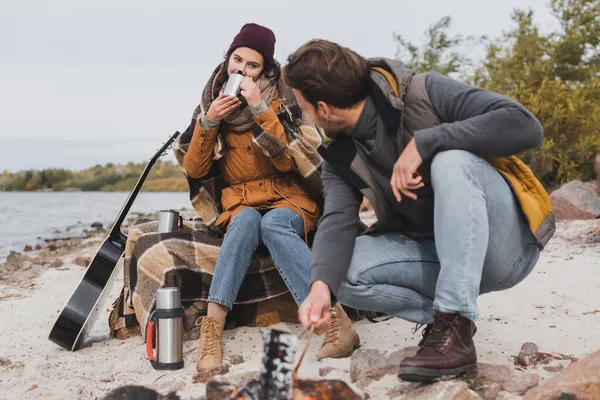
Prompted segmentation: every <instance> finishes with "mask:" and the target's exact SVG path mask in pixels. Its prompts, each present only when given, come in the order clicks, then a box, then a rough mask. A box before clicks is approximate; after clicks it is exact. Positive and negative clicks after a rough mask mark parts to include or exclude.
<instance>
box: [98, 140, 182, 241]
mask: <svg viewBox="0 0 600 400" xmlns="http://www.w3.org/2000/svg"><path fill="white" fill-rule="evenodd" d="M179 134H180V133H179V132H175V134H174V135H173V136H171V138H170V139H169V140H167V141H166V142H165V144H163V146H162V147H161V148H160V149H159V150H158V151H157V152H156V154H155V155H154V157H152V158H151V159H150V161H148V164H146V168H144V171H143V172H142V174H141V175H140V178H139V179H138V181H137V183H136V184H135V186H134V188H133V190H132V191H131V193H129V197H127V201H126V202H125V204H124V205H123V208H121V212H119V215H118V216H117V219H116V220H115V222H114V223H113V225H112V228H111V230H110V234H109V236H116V235H123V233H122V232H121V225H122V224H123V221H124V220H125V217H126V216H127V213H129V210H130V209H131V206H132V205H133V202H134V201H135V198H136V197H137V195H138V194H139V192H140V189H141V188H142V185H143V184H144V181H145V180H146V178H147V177H148V174H150V171H151V170H152V167H153V166H154V164H155V163H156V161H158V159H159V158H160V157H161V155H162V154H163V153H164V152H165V151H166V150H167V149H168V148H169V146H170V145H171V143H173V141H174V140H175V139H176V138H177V137H178V136H179Z"/></svg>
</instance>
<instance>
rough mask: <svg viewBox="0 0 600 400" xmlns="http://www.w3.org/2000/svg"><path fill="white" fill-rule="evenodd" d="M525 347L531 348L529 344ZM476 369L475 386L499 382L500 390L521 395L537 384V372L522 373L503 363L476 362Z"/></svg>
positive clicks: (538, 378)
mask: <svg viewBox="0 0 600 400" xmlns="http://www.w3.org/2000/svg"><path fill="white" fill-rule="evenodd" d="M536 347H537V346H536ZM526 349H527V350H533V348H532V347H530V346H528V347H526ZM536 353H537V352H536ZM477 371H478V373H477V378H475V381H476V386H481V387H486V384H490V385H491V384H492V383H493V382H496V383H498V384H500V386H501V387H502V390H506V391H507V392H510V393H512V394H517V395H522V394H523V393H525V392H526V391H527V390H529V389H531V388H533V387H535V386H537V385H538V383H539V380H540V377H539V375H537V374H524V373H521V372H518V371H515V370H513V369H511V368H509V367H507V366H505V365H492V364H485V363H479V364H477Z"/></svg>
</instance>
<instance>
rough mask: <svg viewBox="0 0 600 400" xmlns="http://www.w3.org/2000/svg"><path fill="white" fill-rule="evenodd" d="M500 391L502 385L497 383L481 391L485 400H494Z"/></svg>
mask: <svg viewBox="0 0 600 400" xmlns="http://www.w3.org/2000/svg"><path fill="white" fill-rule="evenodd" d="M501 391H502V385H500V384H499V383H498V382H492V383H491V384H489V385H487V387H485V388H484V389H483V398H484V399H487V400H496V398H497V397H498V395H499V394H500V392H501Z"/></svg>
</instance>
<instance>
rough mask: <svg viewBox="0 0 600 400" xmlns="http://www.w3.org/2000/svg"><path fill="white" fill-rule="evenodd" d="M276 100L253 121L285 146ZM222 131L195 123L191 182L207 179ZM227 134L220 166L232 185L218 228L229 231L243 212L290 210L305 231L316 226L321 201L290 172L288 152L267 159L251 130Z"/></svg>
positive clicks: (187, 156) (189, 160)
mask: <svg viewBox="0 0 600 400" xmlns="http://www.w3.org/2000/svg"><path fill="white" fill-rule="evenodd" d="M279 105H280V103H279V99H278V96H275V99H274V100H273V102H272V104H271V106H270V107H269V108H268V109H267V111H265V112H264V113H262V114H260V115H257V116H255V117H254V122H255V123H256V124H257V125H259V126H260V127H261V128H262V129H263V130H264V131H265V132H268V133H270V134H272V135H274V136H275V137H276V138H277V139H279V140H281V141H282V142H284V143H287V138H286V135H285V131H284V128H283V125H281V123H280V122H279V119H278V118H277V115H276V112H275V110H277V109H278V108H279ZM218 133H219V128H213V129H208V130H205V129H203V128H202V127H201V126H200V124H197V125H196V128H195V130H194V133H193V135H192V140H191V142H190V146H189V149H188V151H187V153H186V154H185V157H184V167H185V170H186V173H187V174H188V175H189V176H190V177H192V178H200V177H202V176H204V175H206V174H207V173H208V172H209V170H210V168H211V166H212V164H213V162H215V160H214V151H215V145H216V143H217V135H218ZM221 133H222V134H223V135H224V138H225V143H226V145H227V152H226V153H225V155H224V156H223V157H221V158H220V159H219V160H217V161H216V162H218V163H219V167H220V169H221V173H222V174H223V177H224V178H225V179H226V180H227V182H228V183H229V184H230V185H231V186H230V187H228V188H226V189H224V190H223V193H222V199H221V203H222V206H223V213H222V214H221V215H220V216H219V219H218V220H217V226H219V227H220V228H222V229H226V228H227V227H228V225H229V222H230V221H231V219H232V218H233V217H234V216H235V215H236V214H237V213H238V212H239V211H240V210H243V209H244V208H254V209H257V210H266V209H272V208H281V207H285V208H290V209H292V210H294V211H296V212H297V213H298V214H300V215H301V216H302V219H303V220H304V227H305V232H309V231H310V230H312V229H314V228H315V227H316V224H317V221H318V218H319V210H318V206H317V203H316V202H315V201H314V200H313V199H311V198H310V197H309V195H308V193H307V191H306V190H305V189H304V188H303V187H301V186H300V185H299V184H298V179H297V175H296V174H294V173H291V172H292V170H293V169H294V167H295V163H294V159H293V158H292V157H291V155H290V154H289V153H288V152H287V151H285V152H283V153H282V154H281V155H280V156H279V157H277V158H272V157H269V156H267V155H265V154H264V153H263V152H262V150H261V149H260V148H259V147H258V146H257V145H255V144H254V143H253V141H252V137H253V134H252V130H249V131H247V132H234V131H231V130H230V131H226V132H221Z"/></svg>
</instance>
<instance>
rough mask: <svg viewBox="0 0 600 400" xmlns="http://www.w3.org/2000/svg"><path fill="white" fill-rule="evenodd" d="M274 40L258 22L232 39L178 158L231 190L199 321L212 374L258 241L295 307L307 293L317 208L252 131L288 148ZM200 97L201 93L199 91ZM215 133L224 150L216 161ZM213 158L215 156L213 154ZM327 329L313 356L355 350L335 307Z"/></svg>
mask: <svg viewBox="0 0 600 400" xmlns="http://www.w3.org/2000/svg"><path fill="white" fill-rule="evenodd" d="M274 50H275V35H274V34H273V32H272V31H271V30H270V29H268V28H265V27H263V26H260V25H257V24H246V25H244V26H243V27H242V29H241V30H240V32H239V33H238V35H237V36H236V37H235V38H234V40H233V42H232V44H231V46H230V48H229V50H228V52H227V55H226V58H225V61H224V62H223V63H222V64H221V66H220V68H218V69H217V71H216V72H215V74H213V78H212V79H211V80H210V81H209V83H208V85H210V86H209V87H208V90H209V93H210V96H211V99H210V100H211V102H210V106H209V107H208V109H207V110H202V112H203V114H202V116H201V118H200V123H199V124H197V125H196V128H195V130H194V133H193V135H192V139H191V142H190V146H189V149H188V151H187V153H186V155H185V158H184V166H185V169H186V172H187V174H188V175H189V176H190V177H192V178H201V177H204V176H206V175H207V174H208V173H209V172H210V170H211V168H212V167H213V163H218V164H217V165H218V167H219V168H220V171H221V173H222V175H223V176H224V178H225V179H226V180H227V182H228V183H229V185H230V186H229V187H227V188H226V189H224V190H223V192H222V199H221V202H222V206H223V213H222V214H221V215H220V216H219V218H218V220H217V226H219V227H221V228H222V229H225V230H226V232H227V233H226V235H225V239H224V241H223V244H222V247H221V249H220V251H219V258H218V259H217V262H216V265H215V271H214V275H213V279H212V284H211V287H210V292H209V297H208V302H209V304H208V312H207V316H206V317H202V319H201V330H200V339H199V349H198V358H197V362H196V369H197V370H198V372H200V373H206V374H207V375H212V374H215V373H219V372H220V370H222V367H223V362H222V336H223V335H222V334H223V326H224V322H225V317H226V316H227V313H228V312H229V310H230V309H231V307H232V306H233V303H234V301H235V299H236V296H237V293H238V291H239V288H240V285H241V284H242V281H243V279H244V275H245V274H246V270H247V268H248V266H249V265H250V261H251V258H252V255H253V253H254V251H255V250H256V249H257V247H258V246H259V243H263V244H264V245H265V246H266V247H267V248H268V249H269V252H270V254H271V257H272V259H273V261H274V263H275V265H276V267H277V269H278V270H279V273H280V274H281V276H282V278H283V280H284V282H285V283H286V285H287V286H288V288H289V290H290V292H291V294H292V296H293V297H294V300H295V301H296V303H297V304H298V305H299V304H301V303H302V301H303V300H304V299H305V298H306V296H307V295H308V290H309V285H310V274H309V269H310V260H311V253H310V249H309V248H308V246H307V244H306V242H305V240H304V238H305V234H306V233H308V232H309V231H311V230H312V229H314V228H315V227H316V224H317V220H318V217H319V211H318V206H317V204H316V202H315V200H313V199H312V198H311V197H310V196H309V193H307V192H306V190H305V189H303V187H302V186H301V185H300V184H299V183H298V175H296V174H294V172H293V171H294V169H295V162H294V159H293V158H292V156H291V155H290V154H289V152H288V151H287V150H286V151H282V152H280V153H279V154H278V156H277V157H269V156H267V155H266V154H265V152H263V151H262V149H261V148H259V147H258V146H257V145H256V144H255V142H254V141H253V132H254V130H255V129H259V130H262V131H264V132H267V133H268V134H270V135H273V136H275V137H276V138H277V139H279V140H281V141H282V142H284V143H286V144H287V139H286V135H285V131H284V127H283V125H282V124H281V123H280V121H279V119H278V118H277V115H276V111H277V110H278V109H279V107H280V99H279V96H278V90H277V87H278V85H281V84H282V82H280V75H281V70H280V66H279V64H278V63H277V61H275V60H274V58H273V54H274ZM238 71H241V72H242V73H243V75H244V76H245V77H244V78H243V81H242V83H241V86H240V88H241V99H242V100H240V99H238V98H236V97H224V96H223V95H222V91H223V88H224V86H225V84H226V82H227V79H228V77H229V75H230V74H232V73H236V72H238ZM205 93H206V89H205ZM218 135H222V137H224V142H225V146H226V152H225V153H224V155H223V156H222V157H221V158H219V159H218V160H215V153H216V151H215V150H216V149H215V147H216V146H217V143H218V140H217V137H218ZM217 150H219V151H217V153H221V152H220V149H217ZM331 312H332V320H334V321H335V323H334V324H332V329H331V330H330V332H328V334H327V335H326V337H325V341H324V343H323V346H322V347H321V350H320V351H319V356H318V357H319V359H322V358H326V357H347V356H349V355H350V354H352V351H353V350H354V348H355V347H356V346H357V345H358V335H357V334H356V332H355V331H354V329H353V328H352V325H351V323H350V320H349V319H348V317H347V315H346V314H345V312H344V310H343V308H342V307H341V306H339V305H338V306H336V307H335V308H333V309H332V311H331Z"/></svg>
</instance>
